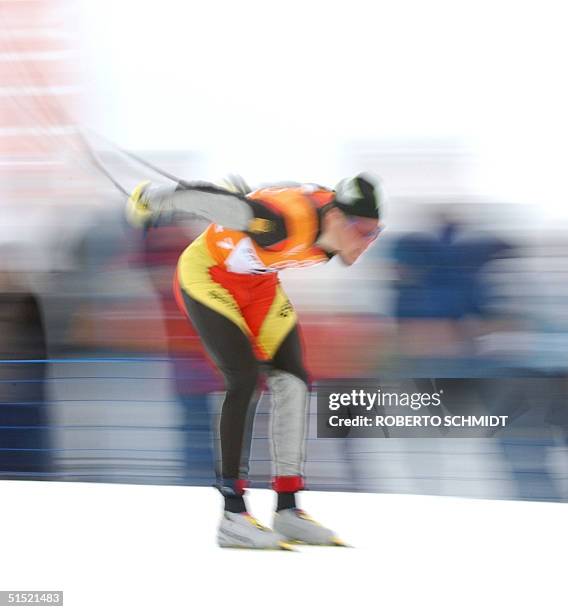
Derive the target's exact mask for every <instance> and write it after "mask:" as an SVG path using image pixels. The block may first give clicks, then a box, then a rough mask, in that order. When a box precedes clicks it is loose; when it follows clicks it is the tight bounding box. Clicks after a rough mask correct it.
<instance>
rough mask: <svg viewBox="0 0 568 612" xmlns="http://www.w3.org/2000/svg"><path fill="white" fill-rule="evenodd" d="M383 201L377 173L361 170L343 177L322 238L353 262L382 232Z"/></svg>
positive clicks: (328, 247) (325, 243) (334, 249)
mask: <svg viewBox="0 0 568 612" xmlns="http://www.w3.org/2000/svg"><path fill="white" fill-rule="evenodd" d="M380 205H381V194H380V191H379V185H378V181H377V180H376V179H374V178H373V177H371V176H369V175H368V174H359V175H357V176H356V177H354V178H349V179H344V180H342V181H341V182H340V183H339V184H338V185H337V187H336V188H335V198H334V200H333V202H332V204H331V205H330V206H329V208H328V209H327V210H326V211H325V214H324V217H323V226H322V234H321V236H320V240H319V241H318V242H319V243H320V244H321V246H323V247H324V248H326V249H328V250H330V251H332V252H334V253H336V254H337V255H339V257H340V258H341V260H342V261H343V263H345V264H346V265H351V264H352V263H354V262H355V261H356V260H357V259H358V258H359V257H360V256H361V255H362V253H363V252H364V251H365V250H366V249H367V248H368V247H369V245H370V244H371V243H372V242H373V241H374V240H376V238H377V236H378V235H379V232H380V230H381V227H382V226H381V222H380Z"/></svg>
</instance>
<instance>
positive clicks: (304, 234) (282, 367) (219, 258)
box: [127, 175, 380, 548]
mask: <svg viewBox="0 0 568 612" xmlns="http://www.w3.org/2000/svg"><path fill="white" fill-rule="evenodd" d="M245 191H246V190H244V189H241V190H239V189H235V190H231V189H223V188H220V187H218V186H215V185H212V184H208V183H186V182H180V183H179V184H178V185H177V186H176V187H171V188H170V187H155V186H151V185H150V183H148V182H146V183H142V184H140V185H139V186H138V187H136V189H135V190H134V191H133V192H132V194H131V196H130V198H129V200H128V204H127V216H128V218H129V221H130V222H131V223H132V224H133V225H135V226H138V227H145V228H148V227H155V226H157V225H158V224H159V223H163V222H164V219H167V218H168V216H169V215H170V214H174V213H175V214H180V213H181V214H182V215H183V214H184V213H189V214H191V215H192V216H194V215H197V216H200V217H203V218H205V219H207V220H210V221H211V222H212V223H211V225H209V226H208V227H207V229H206V230H205V231H204V232H203V233H202V234H201V235H200V236H199V237H198V238H197V239H196V240H195V241H194V242H192V243H191V244H190V246H189V247H187V248H186V249H185V251H183V253H182V254H181V257H180V259H179V263H178V266H177V274H176V278H175V281H174V291H175V294H176V299H177V302H178V305H179V306H180V308H181V309H182V310H183V312H184V313H185V314H186V316H187V317H189V319H190V320H191V322H192V324H193V326H194V327H195V329H196V330H197V332H198V334H199V336H200V338H201V340H202V342H203V344H204V346H205V348H206V350H207V352H208V353H209V355H210V356H211V358H212V359H213V361H214V362H215V364H216V366H217V367H218V368H219V370H220V371H221V372H222V374H223V376H224V379H225V383H226V397H225V400H224V403H223V407H222V411H221V419H220V432H219V433H220V454H221V457H220V459H221V468H220V473H219V474H218V482H217V485H216V486H217V488H218V489H219V491H220V492H221V494H222V495H223V498H224V512H223V515H222V519H221V522H220V525H219V530H218V534H217V542H218V544H219V545H220V546H227V547H230V546H236V547H245V548H290V545H289V544H288V542H289V541H291V540H295V541H301V542H303V543H307V544H324V545H325V544H331V545H333V544H340V543H341V542H340V541H339V540H338V538H337V537H336V536H335V535H334V533H333V532H332V531H331V530H330V529H327V528H325V527H323V526H322V525H320V524H319V523H316V522H315V521H314V520H313V519H311V518H310V517H309V516H308V515H307V514H306V513H305V512H303V511H302V510H300V509H299V508H298V507H297V505H296V504H297V500H296V493H297V492H298V491H300V490H301V489H303V487H304V478H303V468H304V459H305V445H306V429H307V427H306V426H307V409H308V377H307V374H306V372H305V370H304V365H303V360H302V350H301V344H300V337H299V332H298V328H297V316H296V312H295V310H294V308H293V306H292V305H291V304H290V301H289V300H288V298H287V297H286V295H285V293H284V291H283V290H282V287H281V285H280V283H279V280H278V271H279V270H281V269H283V268H289V267H296V266H306V265H313V264H316V263H320V262H325V261H328V260H329V259H331V257H333V256H334V255H338V256H339V257H340V258H341V260H342V261H343V262H344V263H345V264H347V265H351V264H352V263H354V262H355V261H356V260H357V259H358V258H359V256H360V255H361V254H362V253H363V252H364V251H365V250H366V249H367V247H368V246H369V245H370V244H371V243H372V242H373V240H374V239H375V238H376V237H377V235H378V233H379V230H380V223H379V199H380V198H379V193H378V189H377V188H376V186H375V184H374V181H373V179H372V178H371V177H369V176H367V175H359V176H357V177H355V178H353V179H345V180H344V181H342V182H341V183H340V184H339V185H338V186H337V188H336V190H335V191H332V190H329V189H325V188H323V187H320V186H316V185H294V186H277V187H268V188H261V189H258V190H256V191H253V192H252V193H245ZM265 370H266V372H267V383H268V386H269V388H270V391H271V394H272V398H273V407H272V434H271V454H272V461H273V474H274V476H273V480H272V487H273V489H274V491H275V492H276V493H277V505H276V512H275V514H274V525H273V527H274V530H273V531H272V530H270V529H268V528H266V527H264V526H262V525H261V524H260V523H259V522H258V521H256V520H255V519H254V518H253V517H252V516H250V515H249V514H248V512H247V508H246V504H245V500H244V497H243V495H244V491H245V488H246V486H247V477H248V458H249V451H250V442H251V440H250V438H251V430H252V421H253V418H254V411H255V403H256V399H257V396H256V391H257V385H258V378H259V373H260V372H261V371H265Z"/></svg>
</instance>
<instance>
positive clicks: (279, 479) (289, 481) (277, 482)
mask: <svg viewBox="0 0 568 612" xmlns="http://www.w3.org/2000/svg"><path fill="white" fill-rule="evenodd" d="M272 488H273V489H274V490H275V491H276V493H296V491H300V490H302V489H303V488H304V479H303V478H302V476H275V477H274V478H273V479H272Z"/></svg>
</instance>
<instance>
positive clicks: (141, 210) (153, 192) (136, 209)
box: [125, 181, 175, 229]
mask: <svg viewBox="0 0 568 612" xmlns="http://www.w3.org/2000/svg"><path fill="white" fill-rule="evenodd" d="M174 191H175V187H160V186H154V187H153V186H152V185H151V183H150V181H143V182H142V183H139V184H138V185H137V186H136V187H135V188H134V191H133V192H132V193H131V194H130V197H129V198H128V201H127V203H126V211H125V214H126V219H127V220H128V222H129V223H130V225H132V226H134V227H139V228H142V229H149V228H151V227H157V226H158V225H159V223H160V220H161V219H163V218H164V217H166V216H167V215H165V213H166V212H168V210H169V208H170V206H169V204H168V202H169V200H170V199H171V195H172V194H173V192H174Z"/></svg>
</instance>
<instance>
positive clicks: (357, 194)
mask: <svg viewBox="0 0 568 612" xmlns="http://www.w3.org/2000/svg"><path fill="white" fill-rule="evenodd" d="M334 203H335V205H336V206H337V208H339V209H340V210H341V211H342V212H344V213H345V214H346V215H348V216H350V217H367V218H369V219H380V217H381V193H380V188H379V181H378V179H376V178H375V177H373V176H371V175H369V174H358V175H357V176H355V177H354V178H347V179H343V180H342V181H340V182H339V183H338V185H337V187H336V188H335V199H334Z"/></svg>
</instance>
